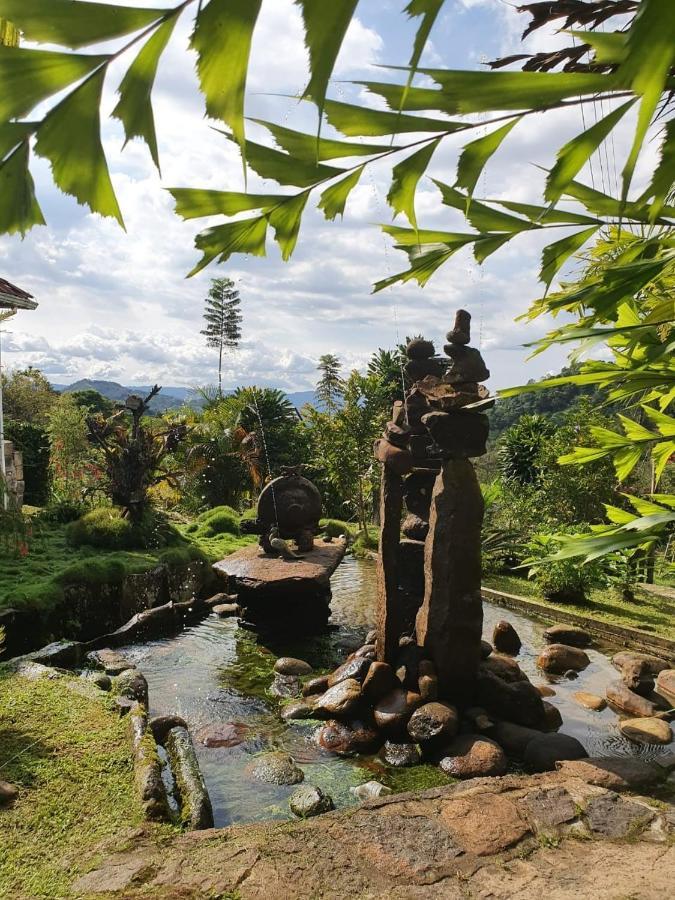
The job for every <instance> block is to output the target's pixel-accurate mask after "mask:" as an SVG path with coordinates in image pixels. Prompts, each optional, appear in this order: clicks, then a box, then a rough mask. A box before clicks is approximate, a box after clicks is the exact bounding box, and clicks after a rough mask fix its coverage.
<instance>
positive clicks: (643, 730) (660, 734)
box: [619, 717, 673, 744]
mask: <svg viewBox="0 0 675 900" xmlns="http://www.w3.org/2000/svg"><path fill="white" fill-rule="evenodd" d="M619 730H620V731H621V734H623V735H624V737H627V738H628V739H629V740H630V741H634V742H635V743H638V744H669V743H670V742H671V741H672V739H673V731H672V729H671V727H670V725H669V724H668V723H667V722H664V721H663V719H657V718H655V717H647V718H642V719H624V720H623V722H619Z"/></svg>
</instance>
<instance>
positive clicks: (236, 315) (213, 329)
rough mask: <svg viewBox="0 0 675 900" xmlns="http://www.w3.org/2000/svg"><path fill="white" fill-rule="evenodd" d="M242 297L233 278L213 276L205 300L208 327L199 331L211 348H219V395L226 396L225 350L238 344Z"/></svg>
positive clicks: (205, 315)
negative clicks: (224, 386) (224, 374)
mask: <svg viewBox="0 0 675 900" xmlns="http://www.w3.org/2000/svg"><path fill="white" fill-rule="evenodd" d="M240 305H241V299H240V297H239V291H237V290H235V287H234V281H232V279H231V278H213V279H212V280H211V288H210V289H209V294H208V297H207V298H206V300H205V301H204V321H205V322H206V327H205V328H204V329H203V330H202V331H200V334H202V335H203V336H204V337H205V338H206V344H207V346H208V347H213V348H214V349H215V350H217V351H218V395H219V396H221V397H222V395H223V351H224V350H225V349H228V350H233V349H235V348H236V347H238V346H239V341H240V339H241V322H242V315H241V311H240V309H239V307H240Z"/></svg>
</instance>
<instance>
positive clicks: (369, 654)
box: [354, 643, 377, 660]
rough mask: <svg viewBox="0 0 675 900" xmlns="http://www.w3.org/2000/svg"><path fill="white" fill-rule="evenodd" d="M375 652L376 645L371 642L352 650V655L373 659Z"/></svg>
mask: <svg viewBox="0 0 675 900" xmlns="http://www.w3.org/2000/svg"><path fill="white" fill-rule="evenodd" d="M376 654H377V647H376V646H375V644H374V643H372V644H364V645H363V647H359V649H358V650H356V651H355V652H354V656H362V657H363V658H364V659H370V660H373V659H375V656H376Z"/></svg>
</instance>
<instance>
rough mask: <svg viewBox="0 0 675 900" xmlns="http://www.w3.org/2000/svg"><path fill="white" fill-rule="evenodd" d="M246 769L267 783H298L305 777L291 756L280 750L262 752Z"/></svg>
mask: <svg viewBox="0 0 675 900" xmlns="http://www.w3.org/2000/svg"><path fill="white" fill-rule="evenodd" d="M246 771H247V772H248V773H249V775H252V776H253V777H254V778H257V779H258V781H266V782H267V783H268V784H299V783H300V782H301V781H303V780H304V777H305V773H304V772H303V771H302V769H301V768H299V766H297V765H296V764H295V760H294V759H293V757H292V756H289V755H288V753H282V752H281V751H274V752H272V753H262V754H261V755H260V756H259V757H257V759H255V760H254V762H252V763H251V764H250V765H249V766H248V767H247V770H246Z"/></svg>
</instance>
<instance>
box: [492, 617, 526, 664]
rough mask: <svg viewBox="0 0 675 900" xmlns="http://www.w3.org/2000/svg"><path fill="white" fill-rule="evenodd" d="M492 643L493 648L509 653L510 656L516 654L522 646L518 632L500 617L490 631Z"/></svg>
mask: <svg viewBox="0 0 675 900" xmlns="http://www.w3.org/2000/svg"><path fill="white" fill-rule="evenodd" d="M492 643H493V644H494V648H495V650H498V651H499V652H500V653H509V654H510V655H511V656H517V655H518V654H519V653H520V648H521V646H522V643H521V640H520V638H519V637H518V632H517V631H516V629H515V628H514V627H513V625H512V624H511V623H510V622H507V621H506V620H505V619H502V620H501V621H500V622H497V624H496V625H495V628H494V631H493V632H492Z"/></svg>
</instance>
